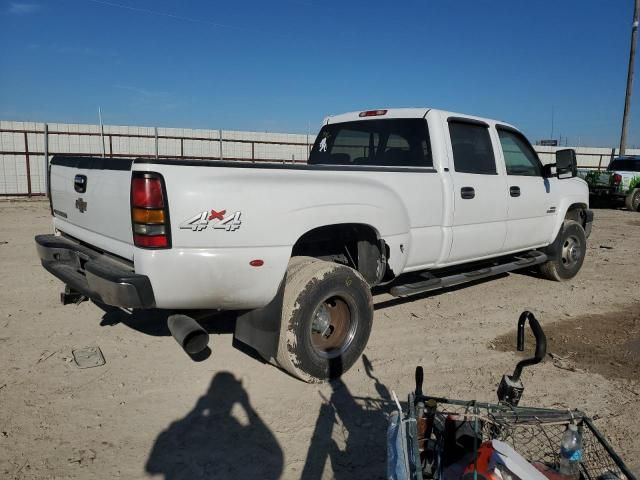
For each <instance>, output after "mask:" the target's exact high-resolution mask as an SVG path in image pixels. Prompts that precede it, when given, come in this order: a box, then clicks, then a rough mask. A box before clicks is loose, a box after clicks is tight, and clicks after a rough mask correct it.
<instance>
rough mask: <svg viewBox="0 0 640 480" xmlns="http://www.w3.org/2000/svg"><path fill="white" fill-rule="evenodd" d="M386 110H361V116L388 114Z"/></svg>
mask: <svg viewBox="0 0 640 480" xmlns="http://www.w3.org/2000/svg"><path fill="white" fill-rule="evenodd" d="M386 113H387V111H386V110H367V111H366V112H360V113H359V114H358V116H359V117H377V116H378V115H384V114H386Z"/></svg>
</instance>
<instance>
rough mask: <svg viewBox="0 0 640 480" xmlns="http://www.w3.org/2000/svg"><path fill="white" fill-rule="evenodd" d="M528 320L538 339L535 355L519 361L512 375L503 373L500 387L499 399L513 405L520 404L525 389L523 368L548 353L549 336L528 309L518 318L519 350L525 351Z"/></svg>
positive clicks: (535, 362)
mask: <svg viewBox="0 0 640 480" xmlns="http://www.w3.org/2000/svg"><path fill="white" fill-rule="evenodd" d="M527 320H529V327H530V328H531V331H532V332H533V336H534V337H535V339H536V352H535V354H534V356H533V357H531V358H527V359H525V360H521V361H520V362H518V364H517V365H516V368H515V369H514V370H513V374H512V375H503V377H502V381H501V382H500V386H499V387H498V401H499V402H500V403H504V404H506V405H510V406H512V407H516V406H518V403H519V402H520V398H522V392H523V391H524V385H523V384H522V381H521V380H520V376H521V375H522V369H523V368H525V367H529V366H531V365H536V364H537V363H540V362H541V361H542V360H544V357H545V356H546V354H547V337H546V335H545V334H544V331H543V330H542V327H541V326H540V323H539V322H538V320H537V319H536V317H535V316H534V315H533V313H531V312H529V311H526V310H525V311H524V312H522V313H521V314H520V318H519V319H518V338H517V349H518V351H519V352H522V351H524V324H525V322H526V321H527Z"/></svg>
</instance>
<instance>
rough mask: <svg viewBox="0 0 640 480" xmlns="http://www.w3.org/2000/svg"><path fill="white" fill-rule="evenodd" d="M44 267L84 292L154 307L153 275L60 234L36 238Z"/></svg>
mask: <svg viewBox="0 0 640 480" xmlns="http://www.w3.org/2000/svg"><path fill="white" fill-rule="evenodd" d="M35 241H36V246H37V249H38V255H39V256H40V261H41V262H42V266H43V267H44V268H45V269H46V270H47V271H48V272H49V273H51V274H52V275H54V276H55V277H57V278H58V279H60V280H62V281H63V282H64V283H65V284H67V285H68V286H69V287H70V288H71V289H73V290H75V291H77V292H79V293H81V294H82V295H84V296H86V297H89V298H91V299H92V300H96V301H98V302H102V303H104V304H107V305H113V306H116V307H123V308H153V307H155V298H154V295H153V288H152V287H151V282H150V281H149V278H148V277H147V276H145V275H140V274H136V273H134V272H133V271H131V270H127V269H126V268H124V267H123V266H120V265H118V264H117V262H115V261H113V260H110V259H109V258H108V257H107V256H106V255H104V254H102V253H100V252H97V251H95V250H92V249H90V248H88V247H85V246H83V245H80V244H78V243H75V242H72V241H71V240H69V239H67V238H64V237H59V236H56V235H37V236H36V237H35Z"/></svg>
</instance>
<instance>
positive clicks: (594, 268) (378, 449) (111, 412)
mask: <svg viewBox="0 0 640 480" xmlns="http://www.w3.org/2000/svg"><path fill="white" fill-rule="evenodd" d="M47 207H48V206H47V204H46V203H43V202H29V203H27V202H19V203H9V202H2V203H0V225H2V226H1V227H0V261H1V265H2V268H1V269H0V477H1V478H9V479H14V478H15V479H18V478H20V479H22V478H25V479H28V478H78V479H80V478H82V479H90V478H112V477H122V478H127V479H137V478H146V477H152V478H165V479H200V478H203V479H204V478H206V479H213V478H215V479H218V478H222V479H224V478H261V479H270V478H273V479H275V478H301V477H302V478H305V479H306V478H310V479H314V478H338V479H341V478H356V477H357V478H384V475H385V461H386V458H385V448H386V447H385V436H384V432H385V428H386V419H385V412H388V411H389V410H390V408H391V405H390V402H389V398H390V397H389V395H390V391H391V390H394V391H396V392H397V394H398V395H399V396H400V398H406V395H407V394H408V393H409V392H410V390H411V389H412V387H413V385H412V384H413V371H414V367H415V366H416V365H418V364H421V365H423V366H424V368H425V387H426V389H427V391H428V392H430V393H433V394H440V395H446V396H450V397H453V398H456V397H457V398H477V399H480V400H488V401H493V400H495V388H496V386H497V384H498V382H499V381H500V378H501V376H502V374H503V373H505V372H510V371H511V370H512V369H513V366H514V364H515V362H516V360H517V359H518V358H519V357H518V356H517V355H516V354H515V353H514V352H513V351H512V350H511V349H510V348H506V345H507V343H506V340H504V338H503V339H502V340H501V338H500V337H501V336H503V335H505V334H509V332H512V331H513V329H514V327H515V324H516V320H517V318H518V315H519V313H520V312H521V311H522V310H524V309H529V310H531V311H532V312H534V313H535V314H536V316H537V317H538V319H539V320H540V321H541V323H542V324H543V326H545V327H547V328H548V329H549V330H548V331H549V332H550V335H549V337H550V351H552V352H556V353H557V355H558V356H559V357H562V361H565V362H569V367H568V369H567V364H566V363H565V364H561V365H559V364H558V359H555V360H554V359H549V360H548V361H546V362H544V363H543V364H541V365H538V366H536V367H534V368H532V369H528V370H525V373H524V375H523V377H524V382H525V385H526V390H525V393H524V397H523V400H522V404H525V405H526V404H532V405H534V404H535V405H539V406H548V407H558V406H566V407H569V406H570V407H579V408H581V409H584V410H585V411H586V412H588V413H589V414H592V415H595V416H597V420H596V424H597V426H598V427H599V428H601V430H602V431H603V432H604V433H605V434H606V435H607V436H608V437H609V439H610V440H611V442H612V444H613V445H614V446H615V447H616V448H617V449H618V451H619V453H620V454H621V455H622V456H623V458H625V459H626V461H627V462H628V463H629V464H630V465H632V466H633V467H634V468H636V469H637V468H638V467H639V466H640V415H639V414H638V408H639V407H640V379H639V378H638V372H639V366H638V365H639V363H640V359H639V358H638V357H639V352H640V346H639V343H638V342H639V338H638V337H639V334H638V318H639V315H640V313H639V306H640V291H639V289H638V284H639V282H638V275H639V273H638V272H639V270H638V254H639V252H640V217H639V216H638V215H639V214H637V213H631V212H626V211H624V210H604V209H602V210H597V211H596V220H595V227H594V231H593V235H592V237H591V239H590V242H589V250H588V255H587V260H586V262H585V265H584V267H583V270H582V272H581V273H580V274H579V276H578V277H577V278H575V279H574V280H573V281H571V282H567V283H561V284H560V283H553V282H549V281H546V280H543V279H540V278H536V277H535V276H532V275H528V274H512V275H506V276H504V277H501V278H498V279H495V280H492V281H488V282H482V283H479V284H476V285H473V286H470V287H466V288H461V289H455V290H451V291H448V292H442V293H439V294H433V295H426V296H423V297H420V298H414V299H411V300H409V301H400V300H397V299H394V298H392V297H390V296H389V295H387V294H384V293H383V294H380V295H377V296H376V298H375V303H376V314H375V325H374V330H373V334H372V336H371V339H370V341H369V345H368V347H367V349H366V352H365V355H366V357H363V359H362V361H361V362H359V363H358V364H357V365H356V367H354V368H353V369H352V370H351V371H350V372H348V373H347V374H346V375H345V376H344V377H343V379H342V380H341V381H340V382H336V383H334V384H333V385H329V384H327V385H308V384H304V383H301V382H299V381H297V380H295V379H293V378H291V377H289V376H287V375H285V374H283V373H282V372H280V371H278V370H276V369H275V368H274V367H272V366H270V365H267V364H263V363H261V362H259V361H257V360H256V359H254V358H251V357H250V356H248V355H247V354H245V353H243V352H241V351H239V350H237V349H235V348H233V347H232V344H231V343H232V342H231V341H232V334H231V332H232V330H233V323H232V321H231V320H230V319H229V318H228V317H222V318H219V319H217V320H209V321H208V322H207V323H206V326H207V328H208V329H209V331H210V332H211V333H212V341H211V345H212V350H213V353H212V354H211V355H210V356H209V357H208V358H206V356H204V357H202V358H199V359H197V360H198V361H194V360H193V359H191V358H190V357H188V356H187V355H185V354H184V353H183V352H182V351H181V350H180V349H179V348H178V346H177V345H176V343H175V342H174V340H173V339H172V338H171V337H170V336H169V335H168V331H167V329H166V327H165V326H164V325H163V323H162V321H161V317H160V316H159V315H156V314H146V315H138V314H136V315H126V314H123V313H117V312H109V313H105V312H104V311H103V310H101V309H99V308H98V307H97V306H95V305H93V304H91V303H83V304H81V305H78V306H66V307H63V306H61V305H60V304H59V302H58V293H59V292H60V290H61V287H62V285H61V284H60V283H59V282H58V281H57V280H56V279H54V278H53V277H52V276H50V275H49V274H47V273H46V272H45V271H44V270H43V269H42V268H41V266H40V264H39V260H38V258H37V256H36V253H35V248H34V244H33V235H34V234H36V233H46V232H49V231H50V222H49V216H48V208H47ZM509 338H511V339H512V338H513V334H511V335H510V337H509ZM601 340H602V341H601ZM589 344H591V346H589ZM86 346H99V347H100V348H101V350H102V352H103V353H104V356H105V359H106V364H105V365H104V366H101V367H96V368H89V369H79V368H78V367H77V366H76V365H75V363H74V362H73V361H72V351H73V350H74V349H77V348H81V347H86ZM504 350H506V351H504ZM623 350H624V352H626V353H624V352H622V351H623ZM607 362H609V364H608V367H613V368H608V367H607V365H604V366H603V364H607ZM365 363H366V364H368V365H367V366H369V367H370V368H365ZM561 367H562V368H561Z"/></svg>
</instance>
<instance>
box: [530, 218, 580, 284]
mask: <svg viewBox="0 0 640 480" xmlns="http://www.w3.org/2000/svg"><path fill="white" fill-rule="evenodd" d="M586 249H587V239H586V235H585V233H584V229H583V228H582V225H580V224H579V223H578V222H576V221H574V220H565V221H564V223H563V225H562V229H561V230H560V233H558V237H557V238H556V240H555V241H554V242H553V243H552V244H551V245H550V246H549V247H548V248H547V252H548V254H549V256H550V257H551V260H549V261H547V262H545V263H543V264H542V265H540V272H541V273H542V274H543V275H544V276H545V277H546V278H548V279H550V280H555V281H557V282H561V281H563V280H569V279H570V278H573V277H575V276H576V275H577V273H578V272H579V271H580V268H582V264H583V262H584V257H585V254H586Z"/></svg>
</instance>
